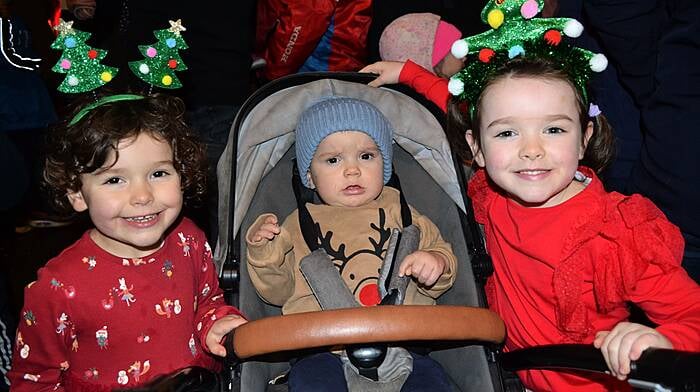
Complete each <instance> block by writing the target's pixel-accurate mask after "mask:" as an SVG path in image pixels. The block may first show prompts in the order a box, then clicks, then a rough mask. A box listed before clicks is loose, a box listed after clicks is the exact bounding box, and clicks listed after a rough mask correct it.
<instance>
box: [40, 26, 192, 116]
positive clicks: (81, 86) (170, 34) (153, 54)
mask: <svg viewBox="0 0 700 392" xmlns="http://www.w3.org/2000/svg"><path fill="white" fill-rule="evenodd" d="M169 22H170V27H169V28H167V29H163V30H156V31H154V32H153V34H154V35H155V36H156V38H157V39H158V41H157V42H156V43H154V44H151V45H139V51H140V52H141V54H142V55H143V56H144V59H143V60H140V61H132V62H129V69H131V71H132V72H133V73H134V74H135V75H136V76H137V77H138V78H139V79H141V80H143V81H144V82H146V83H148V84H149V85H151V87H152V86H156V87H160V88H166V89H175V88H180V87H182V83H180V80H179V79H178V78H177V76H176V75H175V71H183V70H185V69H187V66H186V65H185V63H184V62H183V61H182V59H181V58H180V55H179V53H178V51H179V50H182V49H187V44H186V43H185V40H184V39H182V36H181V35H180V32H182V31H185V30H186V29H185V28H184V27H183V26H182V22H181V21H180V19H178V20H177V21H174V22H173V21H172V20H171V21H169ZM55 30H56V31H58V36H57V37H56V40H55V41H54V42H53V43H52V44H51V48H53V49H57V50H62V51H63V53H62V54H61V58H60V59H59V60H58V62H57V63H56V65H54V66H53V68H52V69H51V70H52V71H54V72H57V73H62V74H67V76H66V78H65V79H64V80H63V82H62V83H61V85H59V86H58V91H61V92H64V93H84V92H87V91H92V90H94V89H96V88H98V87H101V86H103V85H105V84H107V83H108V82H110V81H111V80H112V79H113V78H114V77H115V76H116V75H117V72H118V69H117V68H114V67H109V66H106V65H104V64H101V63H100V62H101V61H102V59H104V57H105V56H106V55H107V51H106V50H102V49H95V48H92V47H90V46H89V45H87V44H86V43H85V41H87V39H88V38H90V35H91V34H90V33H87V32H84V31H80V30H76V29H74V28H73V22H72V21H71V22H66V21H64V20H63V19H61V20H60V23H59V24H58V25H57V26H56V27H55ZM143 98H144V97H143V96H140V95H135V94H120V95H114V96H107V97H103V98H102V99H99V100H96V102H95V103H93V104H90V105H88V106H86V107H85V108H83V109H82V110H81V111H80V112H78V114H77V115H76V116H75V117H74V118H73V119H72V120H71V122H70V123H69V124H70V125H74V124H75V123H77V122H78V121H80V119H82V118H83V117H84V116H85V115H86V114H87V113H88V112H89V111H90V110H92V109H94V108H96V107H99V106H101V105H104V104H107V103H110V102H116V101H125V100H135V99H143Z"/></svg>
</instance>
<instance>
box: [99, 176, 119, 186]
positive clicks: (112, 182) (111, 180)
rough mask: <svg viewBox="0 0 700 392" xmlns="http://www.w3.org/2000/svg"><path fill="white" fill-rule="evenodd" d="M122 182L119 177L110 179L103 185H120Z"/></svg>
mask: <svg viewBox="0 0 700 392" xmlns="http://www.w3.org/2000/svg"><path fill="white" fill-rule="evenodd" d="M121 182H122V180H121V178H119V177H110V178H108V179H107V180H105V182H103V184H104V185H115V184H119V183H121Z"/></svg>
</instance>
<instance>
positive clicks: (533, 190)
mask: <svg viewBox="0 0 700 392" xmlns="http://www.w3.org/2000/svg"><path fill="white" fill-rule="evenodd" d="M480 108H481V111H480V121H479V124H478V126H479V130H480V135H479V140H478V141H477V140H475V139H474V137H473V134H472V132H471V131H467V142H468V143H469V145H470V147H471V149H472V151H476V153H475V154H474V159H475V161H476V163H477V164H478V165H479V166H482V167H485V168H486V173H487V174H488V176H489V177H490V178H491V179H492V180H493V181H494V182H495V183H496V185H498V186H499V187H500V188H502V189H503V190H504V191H506V192H507V193H508V194H509V195H510V196H511V197H512V198H513V199H514V200H515V201H517V202H518V203H520V204H522V205H525V206H530V207H551V206H555V205H558V204H560V203H562V202H564V201H566V200H568V199H570V198H571V197H572V196H574V195H576V194H577V193H578V192H580V191H581V190H582V189H583V185H581V184H580V183H578V182H575V181H573V178H574V174H575V172H576V169H577V168H578V164H579V160H580V159H582V158H583V153H584V151H585V145H586V143H587V142H588V139H589V138H590V136H591V134H592V132H593V124H592V123H591V122H589V125H588V127H587V128H586V130H585V137H583V136H582V130H581V125H580V121H579V117H580V116H579V113H578V106H577V102H576V98H575V95H574V90H573V88H572V87H571V86H570V85H569V84H567V83H566V82H564V81H561V80H554V79H543V78H533V77H504V78H502V79H500V80H498V81H496V82H495V83H493V84H491V85H490V86H489V87H488V88H487V89H486V90H485V91H484V93H483V95H482V98H481V106H480Z"/></svg>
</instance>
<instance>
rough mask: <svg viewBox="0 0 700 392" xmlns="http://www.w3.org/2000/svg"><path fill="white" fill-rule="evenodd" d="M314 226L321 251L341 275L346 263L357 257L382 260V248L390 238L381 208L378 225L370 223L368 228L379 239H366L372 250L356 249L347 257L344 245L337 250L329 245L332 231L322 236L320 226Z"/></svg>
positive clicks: (341, 244)
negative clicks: (363, 255) (364, 255)
mask: <svg viewBox="0 0 700 392" xmlns="http://www.w3.org/2000/svg"><path fill="white" fill-rule="evenodd" d="M315 226H316V233H318V243H319V245H320V246H321V247H322V248H323V249H325V251H326V253H327V254H328V256H330V257H331V259H332V260H333V264H335V265H336V266H337V267H338V269H339V272H340V274H341V275H342V273H343V269H345V266H346V265H347V264H348V262H349V261H350V260H352V259H353V258H354V257H355V256H357V255H360V254H372V255H375V256H377V257H378V258H380V259H382V258H383V256H384V253H385V252H386V249H384V247H385V245H386V244H387V242H388V241H389V237H391V229H390V228H387V227H386V212H385V211H384V209H383V208H380V209H379V221H378V225H377V224H375V223H370V227H371V228H372V229H373V230H375V231H376V232H377V233H378V234H379V239H377V240H375V239H374V238H372V237H368V239H369V242H370V244H372V248H365V249H358V250H356V251H355V252H353V253H352V254H350V255H349V256H348V255H346V254H345V249H346V245H345V243H340V244H338V247H337V248H335V249H334V248H333V245H332V243H331V239H332V238H333V231H331V230H328V231H326V233H325V235H324V234H322V231H321V226H320V225H319V224H318V222H317V223H315Z"/></svg>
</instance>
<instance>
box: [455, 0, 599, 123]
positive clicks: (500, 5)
mask: <svg viewBox="0 0 700 392" xmlns="http://www.w3.org/2000/svg"><path fill="white" fill-rule="evenodd" d="M543 5H544V1H543V0H490V1H489V2H488V3H487V4H486V6H485V7H484V9H483V10H482V11H481V19H482V20H483V21H484V22H485V23H487V24H488V25H489V26H491V30H489V31H486V32H483V33H481V34H477V35H473V36H471V37H466V38H463V39H460V40H457V41H455V43H454V44H453V45H452V54H453V55H454V56H455V57H457V58H465V57H466V58H467V59H466V62H465V63H466V66H465V67H464V69H462V70H461V71H460V72H458V73H457V74H455V75H454V76H452V78H451V79H450V81H449V83H448V89H449V90H450V93H451V94H452V95H454V96H457V97H459V98H460V99H464V100H467V102H468V103H469V104H470V110H471V111H472V114H473V110H474V106H473V105H472V103H474V102H476V100H477V98H478V97H479V95H480V94H481V92H482V90H483V89H484V86H485V85H486V83H487V81H488V80H489V78H490V77H491V75H492V74H493V73H494V72H495V71H496V70H498V69H499V68H500V67H501V66H503V65H504V64H505V63H506V62H508V61H509V60H511V59H513V58H516V57H519V56H520V57H525V58H543V59H549V60H551V61H553V62H554V63H555V64H557V65H558V66H559V67H561V68H562V69H563V70H564V71H565V72H566V73H567V74H569V76H570V77H571V79H572V81H573V82H574V83H575V85H576V87H577V88H578V89H579V90H580V91H581V93H582V94H583V97H584V98H585V99H586V100H587V96H586V88H585V87H586V83H587V82H588V79H589V78H590V77H591V74H592V72H602V71H603V70H604V69H605V68H606V67H607V65H608V60H607V58H606V57H605V56H604V55H602V54H596V53H593V52H590V51H588V50H585V49H582V48H579V47H576V46H573V45H570V44H568V43H567V42H564V41H563V40H562V34H563V35H565V36H567V37H571V38H575V37H578V36H580V35H581V33H582V32H583V25H581V23H579V22H578V21H577V20H576V19H571V18H535V16H536V15H537V14H538V13H539V12H540V11H541V10H542V7H543Z"/></svg>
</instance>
